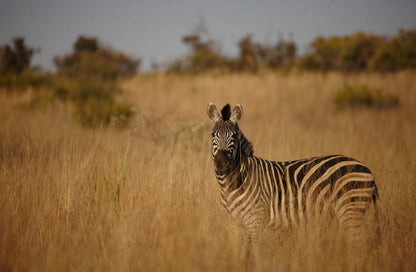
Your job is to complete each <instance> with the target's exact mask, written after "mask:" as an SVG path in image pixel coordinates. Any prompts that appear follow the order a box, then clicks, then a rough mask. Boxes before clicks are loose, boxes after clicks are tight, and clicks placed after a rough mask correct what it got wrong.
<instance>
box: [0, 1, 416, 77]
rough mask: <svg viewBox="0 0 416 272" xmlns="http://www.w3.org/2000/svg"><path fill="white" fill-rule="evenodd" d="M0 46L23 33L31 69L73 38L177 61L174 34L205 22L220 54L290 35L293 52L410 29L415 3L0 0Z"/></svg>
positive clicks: (180, 50) (179, 46) (145, 59)
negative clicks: (315, 43) (335, 39)
mask: <svg viewBox="0 0 416 272" xmlns="http://www.w3.org/2000/svg"><path fill="white" fill-rule="evenodd" d="M0 1H1V2H0V3H1V5H0V45H4V44H6V43H11V41H12V39H13V38H14V37H17V36H23V37H24V38H25V41H26V44H27V45H29V46H31V47H35V48H39V49H40V52H39V53H37V54H36V55H35V56H34V57H33V61H32V64H33V65H39V66H41V67H43V68H44V69H46V70H51V71H53V69H54V65H53V57H54V56H57V55H59V56H61V55H63V54H69V53H71V51H72V45H73V43H74V41H75V40H76V39H77V37H78V36H79V35H84V36H89V37H96V38H98V39H99V41H100V42H101V43H103V44H105V45H108V46H111V47H112V48H114V49H116V50H120V51H123V52H125V53H127V54H128V55H130V56H132V57H135V58H140V59H142V65H141V70H148V69H149V68H150V64H151V63H152V62H157V63H167V62H169V61H172V60H173V59H175V58H177V57H181V56H184V55H185V54H186V53H187V48H186V47H185V45H184V44H183V43H182V42H181V37H182V36H184V35H186V34H189V33H191V32H192V31H193V30H194V29H195V27H196V25H198V23H200V22H201V20H202V21H203V22H204V24H205V26H206V27H207V29H208V31H209V33H210V34H211V36H212V37H213V38H214V39H215V40H216V41H217V42H218V43H219V45H220V46H221V49H222V51H221V52H222V53H224V54H226V55H229V56H235V55H237V54H238V47H237V43H238V41H239V40H240V39H241V38H242V37H243V36H245V35H247V34H252V37H253V39H254V40H255V41H257V42H261V43H275V42H276V41H277V40H278V37H279V35H280V36H281V37H283V38H284V39H290V38H292V39H293V40H294V41H295V42H296V44H297V45H298V50H299V52H300V53H302V52H305V50H306V49H307V47H308V45H309V44H310V42H311V41H312V40H313V39H314V38H316V37H317V36H318V35H322V36H325V37H330V36H333V35H347V34H352V33H354V32H356V31H364V32H367V33H375V34H379V35H394V34H396V33H397V31H398V29H400V28H403V29H411V28H416V16H415V14H416V1H415V0H343V1H341V0H282V1H277V0H274V1H272V0H239V1H237V0H222V1H221V0H202V1H201V0H193V1H192V0H178V1H175V0H171V1H161V0H144V1H134V0H117V1H109V0H0Z"/></svg>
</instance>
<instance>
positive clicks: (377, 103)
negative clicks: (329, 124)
mask: <svg viewBox="0 0 416 272" xmlns="http://www.w3.org/2000/svg"><path fill="white" fill-rule="evenodd" d="M333 101H334V105H335V107H336V108H337V109H345V108H348V107H353V108H355V107H365V108H375V109H385V108H391V107H396V106H398V105H399V99H398V97H396V96H394V95H392V94H389V93H386V92H384V91H383V90H382V89H379V88H371V87H369V86H367V85H360V86H352V85H348V84H346V85H345V86H344V87H343V88H342V89H340V90H339V91H338V92H337V93H336V94H335V96H334V100H333Z"/></svg>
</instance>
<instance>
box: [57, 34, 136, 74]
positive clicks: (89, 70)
mask: <svg viewBox="0 0 416 272" xmlns="http://www.w3.org/2000/svg"><path fill="white" fill-rule="evenodd" d="M54 62H55V66H56V68H57V70H58V73H59V74H60V75H63V76H65V77H69V78H73V79H74V78H88V79H91V78H94V79H95V80H103V81H114V80H116V79H117V78H119V77H129V76H131V75H134V74H135V73H136V72H137V69H138V67H139V65H140V62H141V60H139V59H134V58H132V57H129V56H127V55H125V54H124V53H122V52H118V51H115V50H113V49H111V48H109V47H103V46H101V45H99V43H98V40H97V39H96V38H86V37H83V36H80V37H78V39H77V40H76V41H75V43H74V45H73V52H72V53H71V54H69V55H64V56H56V57H55V58H54Z"/></svg>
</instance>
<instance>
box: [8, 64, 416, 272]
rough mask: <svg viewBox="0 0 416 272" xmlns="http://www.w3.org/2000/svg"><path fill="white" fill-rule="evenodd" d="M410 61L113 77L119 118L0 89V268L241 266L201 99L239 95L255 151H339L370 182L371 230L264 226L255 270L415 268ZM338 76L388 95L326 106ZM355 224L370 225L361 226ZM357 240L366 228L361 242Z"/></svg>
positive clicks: (278, 156)
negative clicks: (123, 107)
mask: <svg viewBox="0 0 416 272" xmlns="http://www.w3.org/2000/svg"><path fill="white" fill-rule="evenodd" d="M415 78H416V73H415V72H412V71H405V72H397V73H386V74H372V73H362V74H348V75H347V74H341V73H335V72H334V73H327V74H323V73H305V74H302V73H295V72H293V73H287V74H285V73H272V72H260V73H259V74H257V75H251V74H226V75H221V74H215V73H212V74H205V75H196V76H190V75H184V76H178V75H164V74H157V75H146V74H139V75H137V76H135V77H133V78H131V79H128V80H125V81H123V82H121V86H122V90H123V91H122V92H121V93H119V94H118V99H119V100H121V101H128V102H129V103H131V104H132V105H134V109H135V117H134V119H133V120H132V121H131V123H130V124H129V126H128V127H127V128H124V129H120V128H119V127H118V126H117V124H115V125H111V126H109V127H107V128H104V127H101V128H96V129H91V128H84V127H82V126H81V125H80V124H79V123H78V122H77V121H76V120H74V118H73V108H72V107H73V105H72V104H70V103H68V102H60V101H55V102H54V103H48V104H46V105H44V106H42V107H39V108H37V109H36V110H31V109H28V108H27V107H24V106H22V105H24V103H27V101H29V100H30V99H31V95H32V94H33V91H31V90H27V91H26V92H25V93H24V94H16V93H6V92H0V122H1V126H0V271H241V270H243V269H244V268H245V266H244V263H242V262H241V261H240V258H239V257H240V256H239V252H240V246H239V244H238V241H237V240H236V239H234V235H233V232H232V225H233V224H234V223H233V222H231V221H230V219H229V218H228V216H227V214H226V212H225V210H224V209H223V207H222V206H221V204H220V190H219V186H218V184H217V181H216V179H215V175H214V167H213V163H212V159H211V153H210V130H211V126H212V123H211V121H210V120H209V119H208V117H207V115H206V107H207V105H208V103H209V102H214V103H215V104H216V105H217V106H218V107H222V106H223V105H225V104H226V103H230V104H231V106H234V105H236V104H237V103H238V104H241V105H242V106H243V109H244V114H243V117H242V120H241V121H240V122H239V126H240V128H241V130H242V131H243V132H244V134H245V136H246V137H247V138H248V139H249V140H250V141H251V142H252V144H253V146H254V152H255V155H257V156H260V157H263V158H266V159H271V160H279V161H285V160H294V159H299V158H305V157H312V156H317V155H327V154H345V155H348V156H351V157H354V158H356V159H358V160H360V161H362V162H363V163H364V164H366V165H367V166H368V167H369V168H370V169H371V170H372V172H373V174H374V176H375V178H376V182H377V185H378V190H379V195H380V201H379V204H380V206H379V208H380V215H381V216H380V221H379V224H380V232H381V240H380V241H379V242H378V243H372V242H369V241H370V240H371V239H365V237H363V241H362V242H361V246H360V252H359V254H357V252H352V251H349V250H347V248H346V247H345V245H344V244H343V243H342V242H339V239H338V237H337V235H338V232H337V230H336V229H329V230H328V231H325V232H323V233H322V232H320V231H319V230H318V229H317V230H315V231H313V230H312V231H311V232H309V233H308V234H307V235H305V234H300V233H296V232H291V231H280V232H278V231H270V230H266V231H264V233H262V234H261V236H262V239H261V241H262V242H261V243H259V244H258V248H257V249H258V252H259V253H260V254H258V258H257V259H256V268H255V269H256V270H259V271H415V270H416V153H415V151H416V136H415V135H416V81H415ZM346 84H358V85H368V86H371V87H374V88H382V89H383V90H385V92H387V93H390V94H394V95H395V96H397V97H398V98H399V102H400V104H399V106H397V107H392V108H387V109H374V108H359V107H358V108H345V109H343V110H337V109H336V107H335V105H334V102H333V99H334V95H335V93H336V92H337V91H338V90H339V89H341V88H343V86H345V85H346ZM364 236H368V237H371V236H372V234H371V231H367V232H366V233H365V234H364ZM367 240H369V241H367Z"/></svg>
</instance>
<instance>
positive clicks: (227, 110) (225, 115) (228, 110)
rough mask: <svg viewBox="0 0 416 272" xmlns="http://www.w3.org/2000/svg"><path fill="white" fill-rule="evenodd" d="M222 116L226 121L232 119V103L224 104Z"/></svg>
mask: <svg viewBox="0 0 416 272" xmlns="http://www.w3.org/2000/svg"><path fill="white" fill-rule="evenodd" d="M221 116H222V120H224V121H228V120H229V119H230V116H231V107H230V104H227V105H225V106H224V108H222V110H221Z"/></svg>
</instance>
